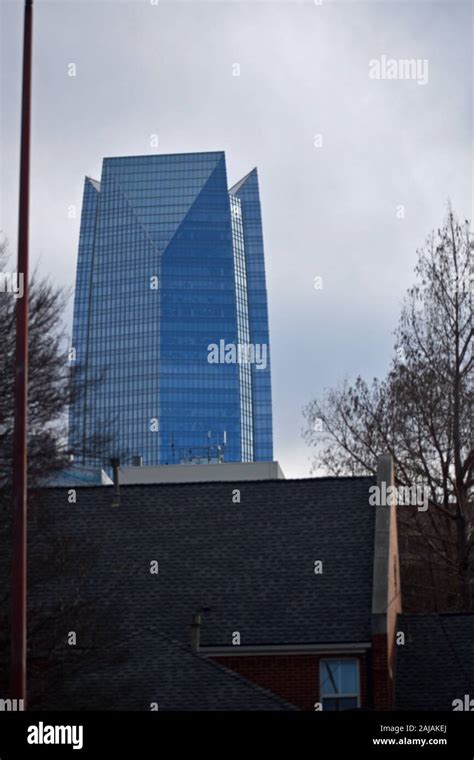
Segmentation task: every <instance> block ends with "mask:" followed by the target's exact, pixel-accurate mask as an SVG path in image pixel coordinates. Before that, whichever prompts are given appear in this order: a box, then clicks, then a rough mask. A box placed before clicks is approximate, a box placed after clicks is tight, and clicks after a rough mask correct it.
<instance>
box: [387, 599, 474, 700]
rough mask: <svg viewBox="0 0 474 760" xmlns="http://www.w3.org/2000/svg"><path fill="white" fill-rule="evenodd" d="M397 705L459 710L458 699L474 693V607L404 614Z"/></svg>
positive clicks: (400, 622)
mask: <svg viewBox="0 0 474 760" xmlns="http://www.w3.org/2000/svg"><path fill="white" fill-rule="evenodd" d="M397 630H398V631H403V633H404V634H405V644H403V645H399V646H398V647H397V663H396V679H395V707H396V708H397V709H400V710H453V700H455V699H461V700H463V701H464V695H465V694H467V695H470V698H474V613H469V612H458V613H456V612H447V613H438V614H428V615H427V614H424V615H416V614H410V615H408V614H406V615H399V616H398V619H397Z"/></svg>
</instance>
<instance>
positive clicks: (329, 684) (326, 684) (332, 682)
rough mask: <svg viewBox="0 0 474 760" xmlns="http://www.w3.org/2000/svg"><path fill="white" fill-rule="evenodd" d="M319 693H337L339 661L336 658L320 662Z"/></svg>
mask: <svg viewBox="0 0 474 760" xmlns="http://www.w3.org/2000/svg"><path fill="white" fill-rule="evenodd" d="M321 667H322V678H321V693H322V694H337V693H338V692H339V688H338V685H339V662H338V661H337V660H332V661H330V662H329V661H326V662H323V663H322V666H321Z"/></svg>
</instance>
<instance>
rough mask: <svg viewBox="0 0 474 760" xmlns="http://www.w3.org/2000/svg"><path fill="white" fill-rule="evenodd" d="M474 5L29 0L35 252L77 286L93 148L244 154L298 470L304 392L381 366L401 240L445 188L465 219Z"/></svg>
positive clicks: (240, 158)
mask: <svg viewBox="0 0 474 760" xmlns="http://www.w3.org/2000/svg"><path fill="white" fill-rule="evenodd" d="M0 6H1V17H0V19H1V59H0V64H1V77H2V79H1V145H2V153H1V167H0V171H1V175H0V176H1V191H2V195H1V206H0V229H2V230H3V231H4V232H5V233H6V234H7V236H8V238H9V240H10V248H11V250H12V252H13V254H14V255H15V256H16V237H17V215H18V165H19V114H20V83H21V78H20V74H21V35H22V6H23V2H22V0H0ZM472 15H473V12H472V4H471V3H470V2H466V3H457V2H453V0H449V2H416V3H409V2H404V1H403V0H401V1H400V2H393V3H387V2H380V1H378V2H368V3H362V2H351V3H342V2H341V3H340V2H330V1H329V0H323V3H322V4H321V5H319V4H317V3H315V2H314V1H313V0H306V2H298V1H297V0H294V1H293V2H290V1H288V2H275V1H271V2H260V1H259V0H253V2H248V3H241V2H231V1H228V2H225V1H224V0H219V1H218V2H196V1H195V0H192V2H180V1H179V0H169V1H168V2H166V0H159V2H158V3H157V4H156V5H155V4H153V2H152V1H151V0H133V1H132V2H127V1H126V0H124V1H117V0H114V1H112V0H94V1H93V2H87V0H35V19H34V23H35V27H34V76H33V88H34V98H33V138H32V184H31V202H32V207H31V222H32V224H31V255H32V259H33V262H37V261H38V260H39V261H40V265H41V270H42V271H43V272H44V273H45V274H47V275H48V276H50V277H51V278H52V279H53V280H55V281H56V282H57V283H59V284H62V285H68V286H72V285H73V284H74V277H75V266H76V257H77V243H78V234H79V221H80V206H81V198H82V187H83V181H84V175H86V174H88V175H90V176H92V177H95V178H100V170H101V161H102V158H103V157H104V156H119V155H134V154H135V155H140V154H146V153H154V152H158V153H179V152H191V151H205V150H212V151H213V150H221V149H223V150H225V151H226V156H227V170H228V178H229V185H232V184H233V183H235V182H236V181H237V180H238V179H239V178H240V177H241V176H243V175H244V174H246V173H247V172H248V171H249V170H250V169H251V168H252V167H253V166H257V167H258V171H259V177H260V189H261V200H262V212H263V225H264V240H265V249H266V270H267V286H268V295H269V309H270V337H271V347H272V362H273V366H272V372H273V419H274V442H275V458H276V459H278V460H279V461H280V463H281V465H282V467H283V470H284V472H285V474H286V475H287V476H293V477H299V476H305V475H307V474H309V468H310V450H309V449H308V447H307V446H306V444H305V443H304V441H303V440H302V437H301V429H302V426H303V418H302V414H301V410H302V407H303V405H305V404H306V403H307V402H308V401H310V400H311V398H312V397H314V396H315V395H316V394H318V393H320V392H321V391H322V389H323V388H324V387H329V386H333V385H336V384H338V383H339V382H341V380H342V379H343V378H344V377H345V376H347V377H349V378H353V377H355V376H356V375H357V374H359V373H360V374H362V375H363V376H365V377H366V378H368V379H370V378H371V377H373V376H375V375H379V376H380V375H383V374H384V373H385V371H386V369H387V366H388V362H389V359H390V356H391V350H392V343H393V336H392V332H393V330H394V328H395V326H396V323H397V319H398V314H399V310H400V303H401V299H402V297H403V294H404V292H405V290H406V288H407V287H408V286H409V285H410V284H411V282H412V280H413V274H412V272H413V267H414V265H415V253H416V249H417V247H419V246H420V245H422V244H423V242H424V239H425V238H426V236H427V234H428V233H429V231H430V230H431V229H432V228H436V227H438V226H439V225H440V224H441V222H442V219H443V215H444V213H445V208H446V202H447V199H448V197H449V198H450V199H451V201H452V203H453V206H454V208H455V210H457V212H458V213H459V215H460V216H461V217H462V218H466V217H468V218H470V217H471V216H472V187H473V184H472V164H473V161H472V159H473V155H472V127H473V118H472V48H473V43H472V39H473V26H472ZM383 55H386V56H387V57H388V58H392V59H395V60H396V61H399V60H400V59H415V60H419V61H420V64H419V65H420V69H419V71H420V72H421V71H422V68H421V66H422V65H426V64H422V62H423V61H427V69H423V71H425V73H426V72H427V74H428V81H427V82H426V83H425V84H423V83H419V81H417V80H416V79H415V80H407V79H400V78H399V79H390V80H388V79H371V78H369V62H370V61H372V60H379V61H380V60H381V57H382V56H383ZM71 63H73V64H75V66H76V76H75V77H71V76H69V75H68V74H69V72H70V71H71V67H70V66H69V65H70V64H71ZM235 64H239V66H240V76H234V74H235V73H236V71H237V67H236V66H235ZM422 78H423V77H421V76H420V77H419V80H420V81H421V80H422ZM154 134H157V135H158V142H159V146H158V148H154V147H153V148H151V147H150V136H151V135H154ZM316 135H321V137H320V138H316ZM321 142H322V144H321V145H320V143H321ZM315 143H316V144H315ZM72 205H75V206H76V208H77V217H76V219H70V218H68V209H69V207H70V206H72ZM401 206H403V209H400V208H399V207H401ZM403 214H404V216H403ZM400 217H402V218H400ZM317 276H319V277H322V284H323V288H322V290H315V288H314V278H315V277H317ZM65 318H66V319H67V320H68V323H69V324H70V318H71V310H69V312H68V314H67V315H66V317H65Z"/></svg>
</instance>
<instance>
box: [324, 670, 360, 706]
mask: <svg viewBox="0 0 474 760" xmlns="http://www.w3.org/2000/svg"><path fill="white" fill-rule="evenodd" d="M332 662H352V663H355V664H356V673H357V693H354V692H351V693H349V692H348V693H345V692H344V693H342V692H341V693H340V694H325V693H324V692H323V667H324V665H325V663H332ZM325 675H326V674H324V676H325ZM354 698H357V707H360V660H359V658H358V657H323V658H322V659H321V660H320V661H319V700H320V702H321V705H322V707H323V710H324V700H325V699H354ZM349 709H350V708H349ZM352 709H354V708H352ZM340 712H344V711H342V710H341V711H340Z"/></svg>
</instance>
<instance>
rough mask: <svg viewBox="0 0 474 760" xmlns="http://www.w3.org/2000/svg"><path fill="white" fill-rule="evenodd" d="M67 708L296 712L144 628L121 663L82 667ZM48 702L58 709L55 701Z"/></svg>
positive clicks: (74, 683) (130, 643)
mask: <svg viewBox="0 0 474 760" xmlns="http://www.w3.org/2000/svg"><path fill="white" fill-rule="evenodd" d="M68 698H69V704H71V703H72V704H74V705H75V706H76V708H77V709H84V708H87V709H88V710H107V709H109V710H142V711H149V710H159V711H160V712H163V711H176V710H191V711H201V710H213V711H214V710H245V711H248V710H251V711H254V710H265V711H274V710H296V708H295V707H294V706H293V705H290V704H289V703H287V702H285V701H284V700H283V699H281V698H280V697H278V696H276V695H275V694H272V693H271V692H269V691H266V690H265V689H262V688H261V687H260V686H258V685H256V684H254V683H250V682H249V681H247V680H246V679H245V678H243V677H242V676H240V675H238V674H237V673H235V672H234V671H231V670H228V669H227V668H224V667H223V666H222V665H219V664H218V663H216V662H214V661H213V660H210V659H205V658H204V657H201V656H199V655H197V654H195V653H194V652H192V651H191V648H190V647H189V646H184V645H183V644H180V643H179V642H177V641H174V640H172V639H169V638H167V637H166V636H163V634H162V633H160V632H159V631H153V630H152V629H148V630H145V631H142V632H141V634H140V636H139V637H138V638H136V639H135V640H134V641H130V642H129V657H128V659H127V661H126V662H125V663H115V664H108V665H107V664H105V665H104V667H102V668H101V667H98V668H97V667H95V668H93V669H90V668H87V667H86V668H84V669H81V670H80V671H78V673H77V674H76V675H75V677H74V679H73V682H72V684H71V688H70V690H69V693H68ZM52 699H53V701H52V702H50V703H49V704H48V707H49V709H52V710H55V709H61V707H62V705H61V701H59V702H58V703H57V704H56V703H55V702H54V695H53V696H52Z"/></svg>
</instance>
